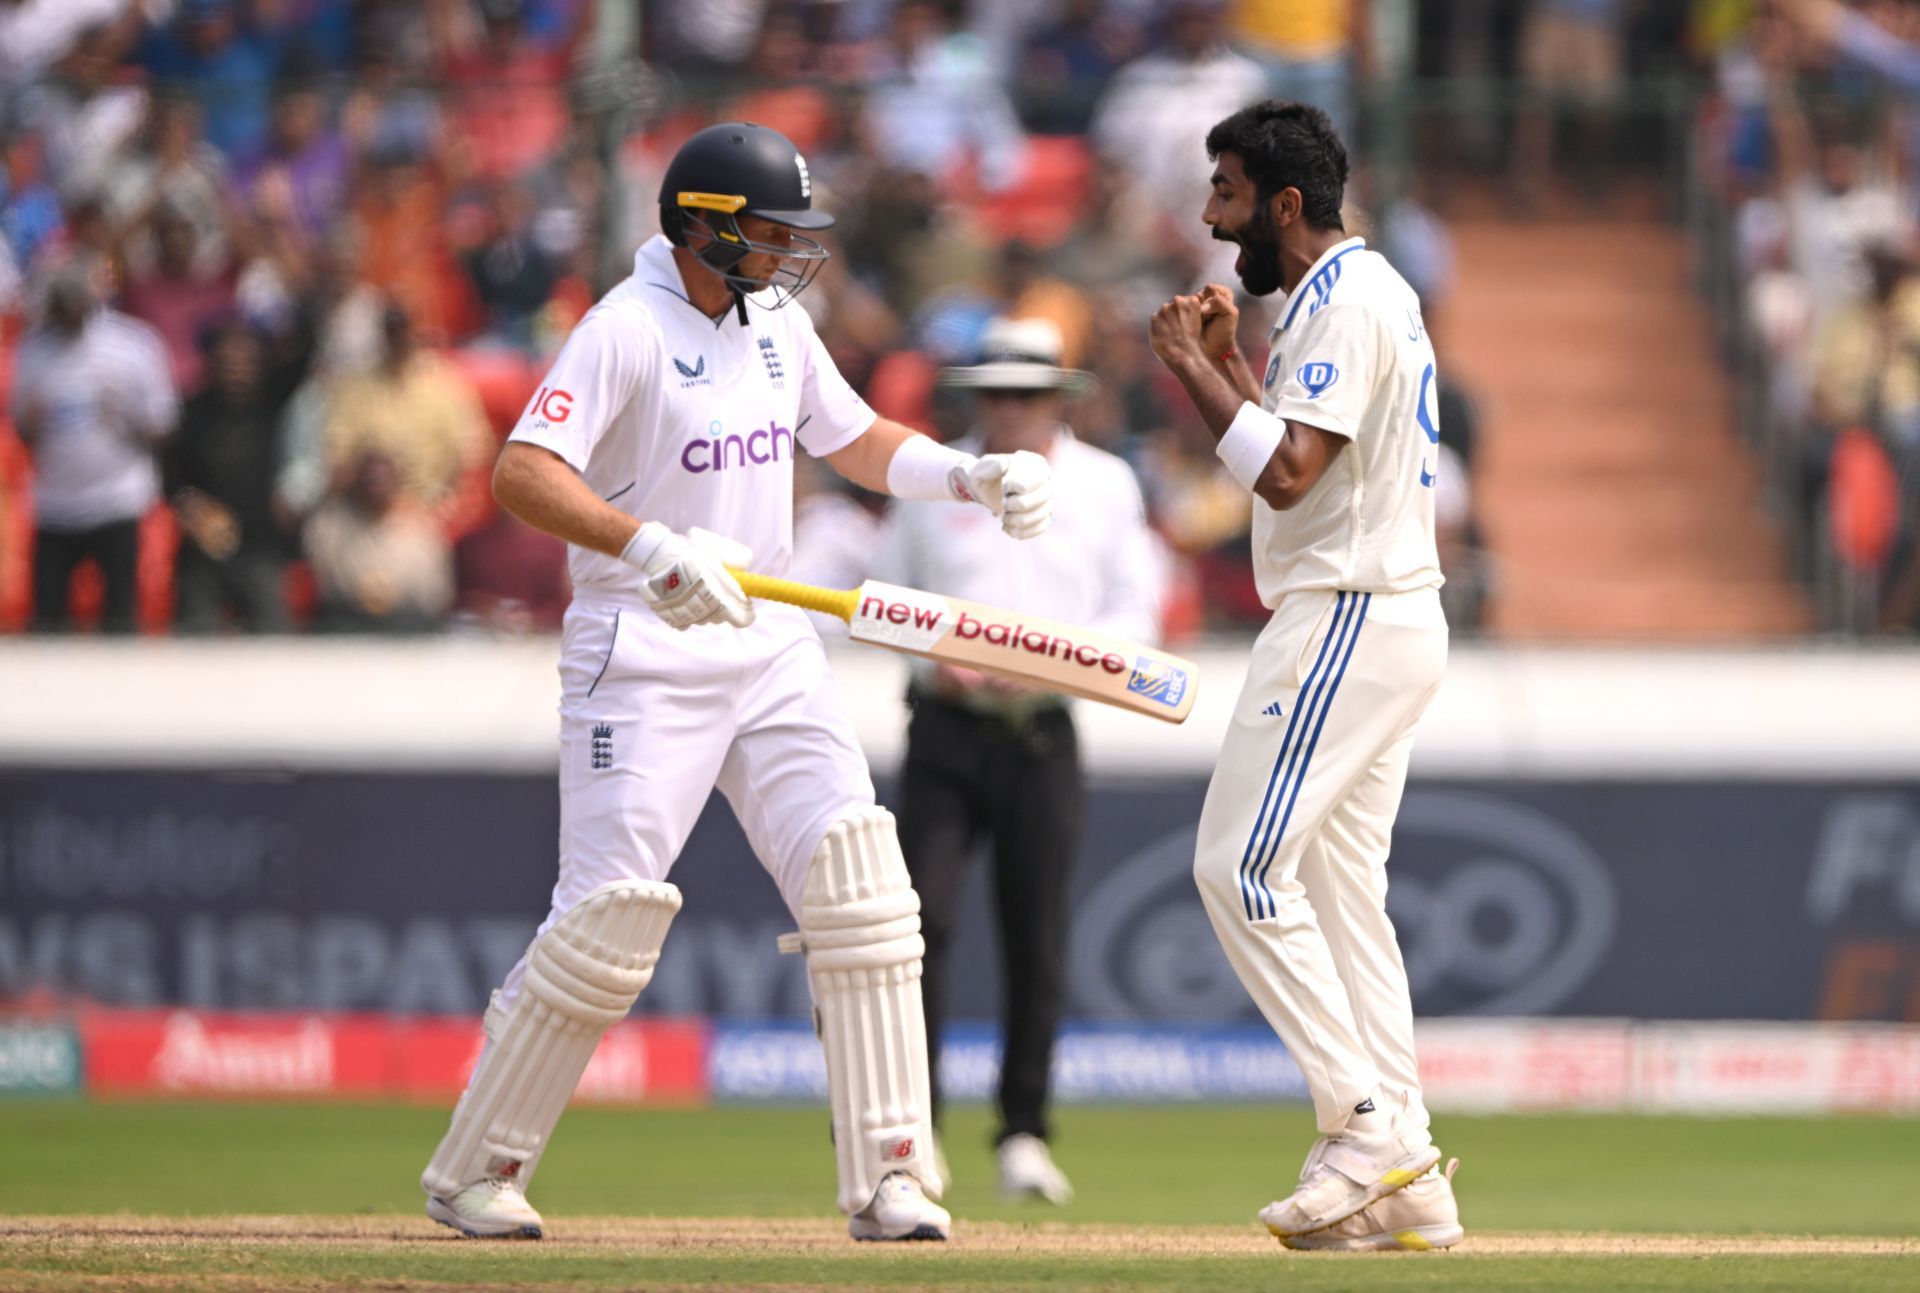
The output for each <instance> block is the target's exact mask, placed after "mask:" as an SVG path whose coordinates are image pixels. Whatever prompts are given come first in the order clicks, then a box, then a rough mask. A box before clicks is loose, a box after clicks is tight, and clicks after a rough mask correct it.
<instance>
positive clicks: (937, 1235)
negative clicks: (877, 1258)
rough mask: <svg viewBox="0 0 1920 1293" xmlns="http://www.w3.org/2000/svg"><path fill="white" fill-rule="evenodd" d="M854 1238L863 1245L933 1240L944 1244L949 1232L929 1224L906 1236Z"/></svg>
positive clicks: (914, 1229)
mask: <svg viewBox="0 0 1920 1293" xmlns="http://www.w3.org/2000/svg"><path fill="white" fill-rule="evenodd" d="M854 1238H855V1239H857V1240H859V1241H860V1242H861V1243H863V1244H901V1243H914V1242H917V1241H920V1240H933V1241H935V1242H939V1243H944V1242H945V1241H946V1238H947V1232H946V1231H944V1230H942V1229H941V1228H940V1227H939V1226H936V1225H933V1224H932V1223H931V1222H928V1223H923V1224H921V1225H918V1226H915V1227H914V1228H913V1229H912V1230H910V1231H908V1232H907V1233H906V1234H904V1235H855V1236H854Z"/></svg>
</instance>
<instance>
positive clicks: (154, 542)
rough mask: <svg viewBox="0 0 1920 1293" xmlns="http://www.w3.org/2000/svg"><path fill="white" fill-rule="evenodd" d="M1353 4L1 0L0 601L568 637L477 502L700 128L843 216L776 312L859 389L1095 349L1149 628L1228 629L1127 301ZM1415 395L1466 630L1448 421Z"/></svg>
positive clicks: (1549, 7)
mask: <svg viewBox="0 0 1920 1293" xmlns="http://www.w3.org/2000/svg"><path fill="white" fill-rule="evenodd" d="M1535 7H1537V8H1539V9H1540V10H1541V11H1542V12H1543V13H1550V14H1556V15H1563V16H1566V17H1567V21H1568V22H1570V23H1572V24H1573V28H1574V29H1577V28H1578V25H1579V17H1578V15H1579V13H1580V12H1581V11H1583V10H1591V9H1594V8H1595V6H1594V5H1593V4H1591V3H1574V2H1573V0H1537V4H1536V5H1535ZM1598 7H1599V8H1603V9H1604V8H1610V7H1612V8H1617V6H1609V5H1600V6H1598ZM1374 8H1375V6H1374V5H1373V4H1371V3H1369V2H1368V0H1046V2H1042V3H1024V2H1021V3H1016V2H1015V0H974V2H973V3H965V2H962V0H713V2H712V3H702V4H682V3H667V2H665V0H657V2H653V3H640V2H637V0H616V2H607V0H391V2H384V3H374V2H372V0H0V151H3V154H4V167H3V168H0V394H4V399H0V408H4V409H5V410H7V413H8V418H9V420H8V421H0V629H8V628H22V627H38V628H41V629H44V630H49V631H54V630H60V629H63V628H69V627H74V626H81V627H92V626H97V627H99V628H101V629H104V630H108V631H134V630H144V631H149V632H158V631H172V632H179V633H206V632H222V631H235V630H239V631H252V632H279V631H304V630H309V629H311V630H321V631H357V630H369V629H372V630H382V631H395V632H407V631H433V630H439V629H442V628H445V627H448V626H459V625H475V626H485V627H489V628H500V629H523V628H536V627H550V626H552V625H555V624H557V622H558V618H559V615H560V612H561V610H562V608H563V607H564V604H565V601H566V596H567V586H566V576H565V570H564V560H563V556H564V554H563V552H562V551H561V550H560V546H559V545H558V544H557V543H554V542H552V541H550V540H548V539H546V538H544V537H542V536H540V535H537V534H535V533H533V532H531V531H530V530H528V529H526V528H525V527H523V526H521V525H519V524H518V523H516V522H513V521H512V520H511V519H510V518H508V517H505V516H504V515H502V514H500V513H499V512H498V510H497V509H496V508H494V506H493V505H492V502H491V500H490V497H489V494H488V488H487V479H488V472H489V470H490V467H491V463H492V459H493V456H494V452H495V448H496V446H497V443H498V440H499V437H501V436H502V435H504V434H505V432H506V430H507V429H508V428H509V427H510V426H511V424H512V422H513V420H514V419H515V417H516V416H517V415H518V413H519V411H520V409H521V408H522V407H523V406H524V404H525V402H526V400H527V398H528V397H529V396H530V395H531V394H532V393H533V391H534V390H535V388H536V387H537V385H538V382H539V379H540V375H541V373H542V372H543V370H544V368H545V366H546V364H547V363H548V362H549V361H550V359H551V357H552V355H553V353H554V351H555V350H557V348H558V346H559V345H560V343H561V342H562V341H564V339H565V337H566V335H567V333H568V330H569V329H570V328H571V326H572V325H573V323H574V322H575V321H576V320H577V319H578V318H579V317H580V315H581V314H582V313H584V311H585V310H586V309H587V308H588V307H589V306H590V305H591V304H592V302H593V301H594V299H595V298H596V297H597V296H598V295H599V294H600V293H601V292H602V291H604V290H605V289H606V288H607V287H609V286H610V285H611V284H612V283H613V282H614V281H617V279H618V278H619V277H621V276H622V275H624V274H625V273H626V272H627V270H628V268H629V267H630V264H631V257H632V253H633V250H634V248H635V247H637V246H638V245H639V244H640V243H641V242H642V241H644V239H645V238H647V237H648V236H650V235H651V234H652V233H653V232H654V231H655V230H656V228H657V205H656V193H657V187H658V181H659V176H660V174H661V171H662V169H663V168H664V165H665V162H666V160H667V159H668V158H669V157H670V156H671V155H672V152H673V150H674V148H675V147H676V146H677V145H678V144H679V142H680V141H681V140H682V139H684V138H686V137H687V136H688V135H689V134H690V133H692V132H693V131H694V130H696V129H698V128H699V127H700V126H701V125H704V124H706V123H708V122H710V121H713V120H720V119H728V118H745V119H750V120H754V121H758V122H761V123H764V124H767V125H770V126H774V127H776V128H778V129H780V130H782V131H784V132H785V133H787V134H788V135H789V136H791V137H792V138H793V139H794V140H795V141H796V142H797V143H798V144H799V145H800V147H801V148H802V150H803V151H805V152H806V153H807V155H808V159H809V164H810V167H811V170H812V174H813V177H814V181H815V185H816V197H815V201H816V203H817V204H818V205H820V206H821V207H823V208H825V209H827V210H830V211H834V212H836V213H837V214H838V215H839V216H840V224H839V227H838V228H837V229H836V230H835V232H834V236H833V248H834V251H835V256H834V260H833V262H832V264H831V266H830V267H829V269H828V271H827V272H826V273H824V274H823V275H822V276H821V277H820V279H819V280H818V282H817V283H816V284H815V285H814V286H813V287H812V288H811V289H810V290H809V291H808V292H807V293H806V294H805V295H804V296H803V297H802V298H801V300H800V305H801V306H802V307H803V308H806V309H807V310H808V311H809V312H810V313H812V314H814V315H815V317H816V319H817V320H818V322H819V324H820V331H821V333H822V335H823V336H824V337H825V338H826V339H827V341H828V344H829V346H830V348H831V349H832V351H833V354H834V357H835V359H836V361H837V362H838V363H839V365H840V366H841V368H842V370H843V371H844V372H845V373H846V374H847V376H848V377H849V378H850V380H852V381H853V382H854V384H855V385H856V387H857V388H859V389H860V390H861V391H862V392H863V393H864V394H866V395H867V396H868V398H869V399H870V401H871V402H872V403H873V404H874V405H875V406H876V407H877V408H879V409H881V410H882V411H883V412H885V413H887V414H889V415H890V416H893V417H896V418H899V419H901V420H903V421H906V422H909V423H910V424H913V425H916V426H921V427H924V428H927V429H929V430H930V431H932V432H933V433H935V434H937V435H941V436H943V437H950V436H953V435H955V434H958V433H960V432H961V431H963V430H964V429H965V428H966V426H967V425H968V423H969V421H970V420H971V418H972V416H973V408H972V406H971V404H970V403H969V402H968V397H966V396H965V395H962V394H958V393H955V392H953V391H950V390H947V389H944V388H942V387H941V386H940V385H939V383H938V381H937V374H938V371H939V369H940V368H941V367H942V366H946V365H954V364H965V363H970V362H972V361H973V360H974V359H975V358H976V357H977V355H976V353H975V352H976V350H977V346H978V342H979V338H980V336H981V334H982V332H983V330H984V328H985V327H986V325H987V324H988V322H989V321H991V320H992V319H994V318H996V317H1000V316H1016V317H1037V318H1044V319H1047V320H1049V321H1051V322H1052V323H1053V324H1054V325H1055V326H1056V327H1057V328H1058V330H1059V332H1060V335H1061V337H1062V339H1063V342H1064V355H1063V362H1064V363H1065V364H1066V365H1067V366H1069V367H1076V368H1082V369H1086V370H1088V371H1090V372H1091V373H1093V374H1094V376H1095V377H1096V378H1098V385H1097V387H1096V388H1095V389H1094V390H1093V391H1092V393H1091V394H1088V395H1087V396H1085V397H1084V398H1082V399H1080V400H1079V401H1078V402H1077V403H1076V404H1075V405H1073V406H1072V407H1071V408H1070V410H1069V412H1068V422H1069V424H1070V425H1071V426H1072V428H1073V430H1074V431H1075V432H1076V434H1078V435H1079V436H1081V437H1082V438H1084V439H1086V440H1088V441H1090V442H1092V443H1095V444H1098V445H1100V446H1102V447H1105V448H1108V449H1111V450H1113V451H1115V452H1117V453H1120V454H1121V455H1123V456H1124V457H1126V458H1127V459H1128V460H1129V461H1130V462H1131V463H1133V464H1134V465H1135V467H1136V468H1137V469H1138V471H1139V472H1140V475H1141V477H1142V481H1143V485H1144V487H1145V490H1146V493H1147V500H1148V506H1149V511H1150V514H1151V518H1152V520H1153V523H1154V527H1155V530H1156V533H1157V534H1158V535H1159V536H1160V541H1161V542H1162V543H1163V545H1164V548H1165V552H1166V556H1167V567H1168V569H1169V571H1171V572H1172V573H1171V576H1170V577H1169V578H1168V579H1167V580H1166V585H1167V589H1168V597H1167V604H1166V607H1165V616H1166V621H1167V627H1168V631H1169V634H1170V635H1171V636H1173V637H1175V638H1178V637H1179V636H1181V635H1182V634H1185V633H1190V632H1195V631H1201V630H1206V629H1213V628H1232V627H1239V626H1244V625H1252V624H1258V623H1260V622H1261V621H1262V620H1263V619H1264V611H1263V610H1262V608H1261V607H1260V606H1259V604H1258V600H1257V597H1256V596H1255V594H1254V590H1253V584H1252V579H1251V574H1250V570H1249V567H1248V545H1247V541H1246V535H1247V531H1248V527H1249V522H1250V510H1249V509H1250V507H1251V501H1250V499H1249V497H1248V495H1247V494H1246V493H1245V491H1243V490H1240V489H1238V488H1237V487H1236V486H1234V485H1233V483H1232V482H1231V480H1230V479H1229V478H1227V477H1226V476H1225V474H1224V473H1223V472H1222V471H1221V470H1220V469H1219V468H1218V466H1217V463H1216V460H1215V458H1214V456H1213V454H1212V452H1211V448H1212V446H1211V442H1210V440H1209V437H1208V436H1207V433H1206V431H1205V429H1204V427H1203V426H1202V425H1201V424H1200V423H1199V422H1198V421H1197V419H1196V418H1195V417H1194V415H1193V413H1192V411H1191V408H1190V405H1189V403H1188V401H1186V400H1185V399H1184V398H1183V397H1182V396H1181V394H1180V392H1179V390H1178V388H1177V386H1173V385H1171V384H1170V380H1171V379H1169V378H1167V377H1166V376H1165V374H1164V373H1163V371H1162V369H1161V368H1160V366H1159V365H1158V364H1156V363H1154V362H1153V361H1152V357H1151V355H1150V354H1149V352H1148V350H1147V347H1146V335H1145V320H1146V318H1147V316H1148V314H1149V313H1150V311H1151V309H1152V307H1153V306H1155V305H1157V304H1158V303H1159V302H1160V301H1162V300H1164V299H1165V298H1166V297H1167V296H1169V295H1171V294H1173V293H1174V292H1177V291H1187V290H1192V289H1193V288H1195V287H1196V286H1198V285H1199V284H1200V283H1201V282H1204V281H1208V280H1213V281H1223V282H1232V281H1233V279H1232V276H1231V264H1232V256H1231V251H1232V249H1231V248H1230V247H1228V248H1225V252H1226V253H1227V254H1224V255H1223V254H1222V253H1223V248H1222V244H1219V243H1215V242H1212V241H1210V240H1209V239H1208V237H1207V236H1206V235H1207V231H1206V229H1205V228H1204V227H1203V226H1202V225H1201V223H1200V221H1199V218H1198V215H1199V208H1200V205H1201V203H1202V202H1203V201H1204V196H1205V177H1206V174H1207V163H1206V160H1205V156H1204V149H1203V148H1202V145H1201V140H1202V139H1203V137H1204V134H1205V132H1206V130H1207V128H1208V127H1209V126H1210V125H1212V124H1213V122H1215V121H1216V120H1218V119H1219V118H1221V117H1223V116H1225V115H1227V114H1228V113H1229V112H1231V111H1232V110H1234V109H1236V108H1238V107H1239V106H1241V105H1243V104H1244V103H1246V102H1249V101H1251V100H1253V99H1256V98H1259V97H1262V96H1265V95H1269V94H1277V95H1282V96H1285V97H1291V98H1301V99H1306V100H1309V101H1312V102H1316V103H1319V104H1321V105H1322V106H1324V107H1326V108H1327V109H1328V110H1329V111H1330V112H1331V113H1333V114H1334V115H1335V117H1336V118H1337V119H1338V120H1340V121H1341V122H1342V123H1343V124H1346V125H1349V126H1355V127H1357V126H1358V124H1359V118H1360V116H1361V112H1360V107H1359V98H1360V94H1359V89H1360V87H1361V86H1362V85H1363V84H1364V80H1365V77H1366V76H1367V75H1368V73H1369V53H1370V50H1371V49H1372V48H1373V47H1374V43H1373V42H1371V41H1370V40H1369V39H1368V36H1369V32H1368V23H1369V15H1370V14H1371V13H1372V12H1373V10H1374ZM1563 11H1564V13H1563ZM1577 34H1578V33H1577V30H1575V35H1576V36H1577ZM1562 36H1563V38H1564V36H1565V33H1564V32H1563V33H1562ZM1561 43H1562V45H1565V44H1566V41H1565V39H1563V40H1562V42H1561ZM1556 48H1558V47H1556ZM1534 57H1537V58H1539V59H1542V60H1546V61H1547V62H1551V60H1552V58H1553V57H1560V58H1565V59H1573V60H1575V61H1578V60H1579V59H1580V58H1582V57H1586V55H1582V54H1581V52H1580V47H1579V46H1578V42H1577V40H1576V41H1575V43H1574V45H1573V46H1569V47H1568V48H1566V49H1560V50H1559V53H1557V54H1556V53H1554V51H1553V50H1547V51H1546V52H1543V53H1540V54H1538V55H1536V56H1534ZM1545 65H1546V63H1545V62H1543V63H1542V66H1543V67H1544V66H1545ZM1356 153H1357V155H1359V156H1361V157H1363V158H1364V140H1362V141H1361V143H1360V146H1359V147H1358V148H1357V149H1356ZM1372 191H1373V189H1372V187H1371V186H1370V184H1369V181H1368V179H1367V177H1365V176H1362V177H1361V178H1359V179H1358V180H1357V181H1356V184H1355V188H1354V191H1353V192H1352V194H1351V195H1350V196H1351V198H1352V200H1353V202H1354V206H1355V209H1354V211H1353V213H1352V217H1353V225H1352V227H1354V228H1356V229H1365V230H1367V231H1368V232H1370V233H1371V234H1372V236H1373V237H1374V238H1375V240H1376V243H1380V242H1384V243H1385V244H1386V246H1385V250H1386V251H1387V252H1388V254H1389V255H1390V256H1391V257H1393V258H1394V259H1395V261H1396V263H1397V264H1398V265H1399V266H1400V268H1401V269H1402V271H1403V272H1404V273H1406V274H1407V276H1408V277H1409V279H1411V280H1413V281H1414V283H1415V286H1416V288H1417V289H1418V290H1420V291H1421V293H1422V296H1423V299H1425V301H1426V302H1427V306H1428V309H1429V312H1430V314H1432V315H1435V316H1437V315H1439V314H1440V313H1441V312H1442V310H1443V307H1444V303H1445V298H1446V295H1447V292H1448V290H1449V288H1450V287H1451V284H1452V277H1453V258H1452V251H1451V244H1450V240H1449V237H1448V234H1447V231H1446V227H1445V225H1444V224H1443V223H1442V222H1441V221H1440V220H1439V219H1438V218H1437V217H1435V216H1434V215H1433V213H1432V212H1430V211H1428V210H1426V209H1425V208H1423V207H1420V206H1418V205H1417V204H1415V203H1413V202H1411V201H1409V200H1406V199H1396V200H1391V201H1389V200H1387V199H1385V198H1382V199H1381V207H1380V209H1378V210H1368V209H1366V208H1367V204H1368V202H1369V198H1370V195H1371V193H1372ZM1255 304H1256V308H1251V309H1249V310H1247V311H1246V312H1245V316H1244V317H1245V321H1246V329H1247V335H1246V336H1245V337H1244V338H1243V341H1244V342H1245V344H1246V345H1247V347H1248V348H1249V349H1250V350H1252V351H1254V352H1255V353H1262V352H1264V347H1265V333H1266V328H1267V326H1268V322H1269V319H1270V315H1269V314H1268V312H1267V310H1268V308H1270V306H1271V304H1272V303H1271V302H1265V303H1255ZM1443 399H1444V400H1446V401H1449V402H1450V403H1449V406H1448V407H1450V408H1451V409H1452V410H1453V412H1452V413H1451V414H1450V415H1445V416H1443V425H1444V426H1446V427H1447V428H1448V446H1447V448H1448V452H1449V453H1454V454H1457V455H1458V458H1459V462H1458V464H1457V465H1458V467H1459V470H1455V471H1448V472H1443V473H1442V479H1443V480H1446V481H1449V482H1450V483H1449V488H1448V490H1447V492H1446V495H1445V497H1443V498H1442V499H1441V500H1440V503H1441V507H1440V510H1441V518H1442V530H1443V536H1442V541H1443V547H1444V548H1445V549H1446V550H1447V552H1448V554H1449V555H1448V564H1449V566H1450V574H1454V575H1455V579H1456V583H1455V588H1454V590H1453V591H1452V592H1450V593H1449V596H1450V598H1452V599H1453V604H1452V610H1453V614H1454V618H1455V621H1456V623H1457V624H1458V625H1460V627H1462V628H1471V627H1472V625H1473V623H1474V622H1475V620H1476V619H1477V617H1478V614H1479V606H1480V603H1481V600H1482V598H1483V594H1484V590H1485V588H1486V580H1485V579H1484V578H1482V577H1481V576H1480V575H1479V574H1478V573H1477V572H1479V571H1481V569H1482V566H1483V562H1482V559H1481V557H1480V555H1479V552H1478V537H1477V527H1476V526H1475V524H1474V521H1473V509H1472V500H1471V473H1470V471H1469V470H1468V467H1469V465H1470V445H1471V434H1472V426H1473V416H1472V407H1471V404H1470V402H1469V401H1468V400H1467V399H1466V396H1465V394H1464V392H1462V391H1460V390H1459V389H1458V388H1457V387H1455V388H1453V389H1450V390H1448V391H1446V392H1444V393H1443ZM827 475H828V474H826V473H816V472H810V471H802V472H801V473H800V483H799V489H800V492H801V495H802V501H801V509H800V513H799V517H800V521H799V525H800V532H801V554H800V556H801V563H802V566H803V567H805V566H806V565H807V564H808V563H809V562H812V564H813V565H814V566H815V567H817V568H824V567H828V566H834V565H835V556H836V554H841V555H844V554H847V553H857V552H859V551H861V550H862V549H863V547H864V546H868V545H865V542H864V539H863V538H862V536H863V535H864V534H866V533H867V532H868V530H869V529H870V527H871V525H872V523H873V521H874V517H875V514H876V512H877V508H878V501H877V500H874V499H871V498H864V497H860V496H858V495H855V494H850V493H848V492H846V491H845V490H844V489H843V488H842V487H841V486H840V484H839V483H838V482H837V480H835V479H828V478H826V477H827ZM816 554H817V556H816ZM839 566H841V567H844V566H845V562H844V561H842V562H839ZM800 573H802V574H805V573H808V571H807V570H806V569H802V570H801V572H800ZM839 573H840V574H841V577H847V576H850V575H854V574H857V573H859V572H857V571H854V570H848V569H841V570H840V571H839Z"/></svg>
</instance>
